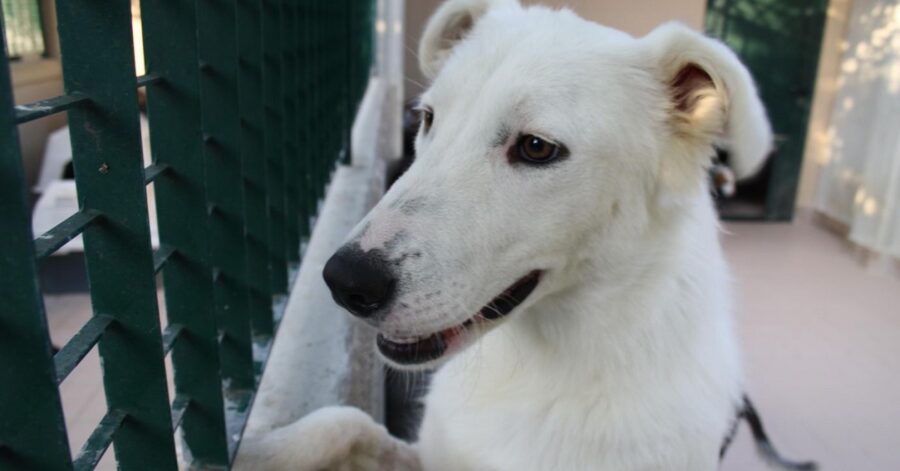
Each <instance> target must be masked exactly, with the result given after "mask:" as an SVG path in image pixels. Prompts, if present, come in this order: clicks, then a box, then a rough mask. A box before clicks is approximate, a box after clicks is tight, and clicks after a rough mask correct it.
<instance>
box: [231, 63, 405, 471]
mask: <svg viewBox="0 0 900 471" xmlns="http://www.w3.org/2000/svg"><path fill="white" fill-rule="evenodd" d="M391 93H392V92H391V90H390V87H389V86H387V85H385V84H384V82H382V81H380V80H379V79H377V78H375V79H372V80H371V81H370V83H369V87H368V89H367V91H366V95H365V98H364V99H363V102H362V104H361V105H360V109H359V112H358V114H357V117H356V121H355V124H354V129H353V132H352V141H353V165H351V166H341V167H339V168H338V169H337V171H336V172H335V174H334V176H333V179H332V183H331V186H330V188H329V189H328V191H327V196H326V198H325V201H324V204H323V206H322V208H321V210H320V216H319V218H318V221H317V222H316V225H315V229H314V231H313V234H312V237H311V239H310V243H309V246H308V248H307V250H306V253H305V255H304V257H303V263H302V265H301V268H300V273H299V275H298V278H297V281H296V283H295V284H294V288H293V290H292V292H291V293H290V297H289V300H288V304H287V307H286V309H285V314H284V318H283V319H282V321H281V325H280V327H279V330H278V334H277V337H276V339H275V343H274V345H273V347H272V352H271V354H270V357H269V360H268V364H267V366H266V370H265V372H264V374H263V378H262V383H261V385H260V389H259V392H258V393H257V397H256V400H255V403H254V405H253V409H252V411H251V413H250V418H249V420H248V422H247V428H246V430H245V432H244V439H243V441H242V444H241V446H240V448H239V450H238V454H237V458H236V460H235V469H244V468H247V467H250V466H251V464H252V462H253V456H254V449H255V448H257V447H258V442H259V441H260V440H262V439H263V438H264V437H265V435H266V433H267V432H268V431H270V430H273V429H276V428H279V427H283V426H285V425H288V424H290V423H292V422H294V421H296V420H297V419H299V418H301V417H303V416H304V415H306V414H307V413H309V412H310V411H312V410H315V409H318V408H320V407H324V406H327V405H334V404H349V405H353V406H356V407H359V408H360V409H362V410H364V411H366V412H368V413H370V414H371V415H372V416H373V417H375V418H376V420H382V419H383V415H384V387H383V385H384V382H383V371H384V369H383V365H382V364H381V363H380V361H379V360H378V359H377V357H376V355H375V352H374V347H373V346H374V331H373V330H371V329H370V328H369V327H367V326H365V325H363V324H361V323H357V322H353V321H352V320H351V319H350V317H349V316H348V315H347V313H346V312H344V311H343V310H342V309H340V308H339V307H337V305H336V304H335V303H334V301H333V300H332V299H331V294H330V293H329V291H328V289H327V287H326V286H325V282H324V281H323V280H322V268H323V267H324V265H325V262H326V261H327V260H328V258H329V257H330V256H331V255H332V254H333V253H334V251H335V250H336V249H337V248H338V247H339V245H340V244H341V243H342V242H343V240H344V238H345V236H346V235H347V233H348V232H349V231H350V230H351V229H352V228H353V226H355V225H356V223H357V222H358V221H359V220H360V219H362V217H363V216H365V214H366V213H367V212H368V211H369V209H371V208H372V207H373V206H374V205H375V203H376V202H377V201H378V199H379V198H380V197H381V195H382V193H383V189H384V175H385V168H386V162H387V161H389V160H391V159H394V158H396V157H397V156H395V155H393V152H394V150H393V147H395V146H394V145H392V142H391V141H392V139H391V136H392V135H393V133H397V134H399V133H400V128H399V121H398V120H396V119H391V118H392V117H393V116H392V115H397V111H396V110H391V109H390V108H391V106H386V104H387V103H390V102H391V101H390V100H388V99H387V98H388V97H390V96H391Z"/></svg>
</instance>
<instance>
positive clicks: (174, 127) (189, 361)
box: [141, 0, 228, 466]
mask: <svg viewBox="0 0 900 471" xmlns="http://www.w3.org/2000/svg"><path fill="white" fill-rule="evenodd" d="M141 18H142V21H143V32H144V55H145V58H146V62H147V71H148V73H152V74H156V75H158V76H160V77H162V78H163V79H162V81H161V82H160V83H158V84H156V85H153V86H150V87H148V90H147V106H148V114H149V116H148V117H149V120H150V138H151V148H152V149H153V161H154V163H156V164H158V165H160V164H164V165H167V166H168V171H166V172H164V173H163V174H161V175H160V176H159V177H157V179H156V180H155V183H154V185H155V193H156V209H157V213H158V214H157V219H158V221H159V234H160V242H161V244H165V245H166V246H168V247H173V248H174V249H175V251H176V252H175V256H173V257H171V258H170V259H169V261H168V262H167V263H166V265H165V268H164V269H163V284H164V287H165V290H166V307H167V316H168V321H169V324H170V325H173V324H179V325H181V326H183V327H182V331H181V333H180V334H179V339H178V341H177V342H175V344H174V346H173V349H172V366H173V368H174V370H175V394H176V396H178V397H182V398H187V399H189V402H188V404H189V405H188V406H187V408H186V409H185V410H184V415H183V416H182V417H183V418H182V422H181V427H182V430H183V432H184V435H183V436H184V441H185V443H186V444H187V449H188V450H190V459H191V461H192V464H193V465H197V466H202V465H214V466H215V465H218V466H227V465H228V445H227V443H228V442H227V437H226V429H225V406H224V402H223V400H222V379H221V377H220V376H219V371H220V370H221V365H220V362H219V351H218V332H217V322H216V311H215V308H214V296H213V283H212V270H211V268H210V267H211V261H210V253H209V247H210V233H209V223H208V220H207V218H208V216H207V204H206V190H205V174H204V165H203V158H204V156H203V140H202V135H203V132H202V128H201V112H200V74H199V70H198V68H197V63H198V57H197V18H196V7H195V4H194V0H141Z"/></svg>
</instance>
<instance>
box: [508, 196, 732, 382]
mask: <svg viewBox="0 0 900 471" xmlns="http://www.w3.org/2000/svg"><path fill="white" fill-rule="evenodd" d="M704 197H705V198H707V201H706V202H705V204H695V205H691V208H690V209H689V213H688V214H686V215H685V217H679V218H677V219H675V220H674V222H673V224H672V226H671V227H666V228H665V230H664V231H657V233H656V234H654V235H653V236H652V237H654V238H656V239H658V240H654V241H653V243H654V244H655V247H657V248H658V249H659V251H658V253H655V254H653V255H652V256H650V257H644V259H643V260H642V262H641V263H635V264H634V265H633V266H631V267H627V268H623V270H622V271H621V272H620V273H617V274H616V276H614V277H612V278H611V277H610V276H609V273H599V272H598V273H594V274H590V273H589V274H586V276H584V277H583V278H582V279H581V281H580V282H579V284H578V285H576V286H574V287H572V288H569V289H567V290H565V291H564V292H560V293H556V294H553V295H549V296H547V297H545V298H544V299H542V300H540V301H539V302H537V303H536V304H535V305H533V306H531V307H530V308H529V309H528V310H527V311H525V312H522V313H521V316H519V317H518V318H517V319H511V322H510V323H509V325H508V326H504V327H508V329H509V330H510V331H511V332H510V334H511V335H508V336H507V337H509V338H511V339H516V340H514V342H517V343H519V344H520V345H526V344H527V345H528V348H527V349H524V350H525V351H526V353H524V354H525V355H529V356H530V357H531V358H530V359H529V361H548V362H551V363H554V364H555V365H556V368H555V370H556V371H560V372H561V373H563V374H565V373H566V372H567V370H571V369H573V368H579V369H581V371H568V372H569V373H571V374H575V375H589V376H591V377H595V378H597V379H602V378H615V380H616V381H626V380H627V378H633V379H634V380H635V381H638V382H640V381H642V380H643V379H644V378H642V377H643V376H647V375H650V376H657V375H661V374H666V373H667V371H671V370H672V369H673V368H678V367H679V366H680V365H679V363H680V362H695V361H697V359H698V357H699V356H702V355H708V354H713V355H715V351H717V350H718V349H721V348H729V346H728V345H723V342H730V339H731V333H730V329H731V325H730V313H729V310H730V307H729V306H728V302H727V300H728V296H727V293H725V292H723V291H725V290H726V288H727V287H724V286H722V283H721V282H716V280H721V279H722V277H724V276H726V273H727V270H726V267H725V264H724V259H723V256H722V254H721V249H720V246H719V241H718V233H717V232H718V231H717V227H718V226H717V222H716V218H715V213H714V211H713V209H712V205H711V204H710V203H709V202H708V197H707V196H705V195H704ZM698 226H702V227H698ZM616 278H617V279H616ZM613 280H614V281H613ZM710 350H712V352H710ZM528 352H530V353H528ZM573 355H581V356H584V355H588V356H589V357H590V358H591V359H592V361H570V360H571V358H572V356H573ZM636 375H641V376H642V377H636Z"/></svg>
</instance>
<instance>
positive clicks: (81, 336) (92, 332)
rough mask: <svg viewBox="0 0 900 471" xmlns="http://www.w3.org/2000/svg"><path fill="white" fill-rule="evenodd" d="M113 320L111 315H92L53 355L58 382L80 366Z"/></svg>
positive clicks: (60, 382)
mask: <svg viewBox="0 0 900 471" xmlns="http://www.w3.org/2000/svg"><path fill="white" fill-rule="evenodd" d="M112 322H113V318H112V317H111V316H105V315H103V314H98V315H95V316H93V317H91V318H90V319H89V320H88V321H87V323H86V324H84V326H83V327H82V328H81V329H80V330H79V331H78V333H77V334H75V336H74V337H72V339H71V340H69V342H68V343H66V344H65V345H64V346H63V348H62V349H60V351H59V352H57V353H56V355H54V356H53V362H54V363H55V365H56V383H57V384H62V382H63V381H65V379H66V377H68V376H69V373H71V372H72V370H74V369H75V367H76V366H78V363H79V362H81V359H82V358H84V356H85V355H87V354H88V352H89V351H91V349H92V348H94V345H96V344H97V341H99V340H100V337H101V336H102V335H103V332H105V331H106V328H107V327H109V325H110V324H111V323H112Z"/></svg>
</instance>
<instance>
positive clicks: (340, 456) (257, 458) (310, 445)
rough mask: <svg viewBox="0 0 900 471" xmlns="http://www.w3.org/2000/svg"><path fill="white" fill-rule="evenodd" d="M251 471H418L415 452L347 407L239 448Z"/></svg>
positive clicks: (325, 411)
mask: <svg viewBox="0 0 900 471" xmlns="http://www.w3.org/2000/svg"><path fill="white" fill-rule="evenodd" d="M240 454H241V460H240V461H241V463H239V464H240V465H241V466H240V468H241V469H244V470H253V471H288V470H290V471H322V470H329V471H331V470H334V471H376V470H378V471H380V470H395V471H421V465H420V463H419V457H418V454H417V452H416V449H415V448H414V447H413V446H412V445H410V444H408V443H405V442H403V441H400V440H398V439H396V438H394V437H392V436H390V435H389V434H388V432H387V430H386V429H385V428H384V427H383V426H382V425H380V424H378V423H376V422H375V421H374V420H372V418H371V417H369V416H368V415H367V414H366V413H364V412H362V411H361V410H359V409H356V408H353V407H326V408H323V409H319V410H317V411H315V412H313V413H311V414H309V415H308V416H306V417H304V418H302V419H300V420H298V421H296V422H294V423H292V424H290V425H287V426H285V427H282V428H278V429H275V430H272V431H271V432H268V433H267V434H265V435H264V436H262V437H259V438H256V439H249V442H248V441H247V440H245V443H242V444H241V453H240Z"/></svg>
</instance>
